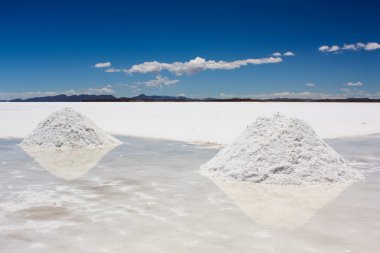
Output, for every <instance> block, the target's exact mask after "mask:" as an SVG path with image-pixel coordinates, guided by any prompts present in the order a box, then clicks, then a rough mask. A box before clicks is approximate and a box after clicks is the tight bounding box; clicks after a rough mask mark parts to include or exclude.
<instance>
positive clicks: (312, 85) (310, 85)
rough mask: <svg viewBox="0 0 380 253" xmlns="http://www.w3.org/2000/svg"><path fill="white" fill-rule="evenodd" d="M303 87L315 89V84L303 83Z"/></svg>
mask: <svg viewBox="0 0 380 253" xmlns="http://www.w3.org/2000/svg"><path fill="white" fill-rule="evenodd" d="M305 86H308V87H315V84H314V83H305Z"/></svg>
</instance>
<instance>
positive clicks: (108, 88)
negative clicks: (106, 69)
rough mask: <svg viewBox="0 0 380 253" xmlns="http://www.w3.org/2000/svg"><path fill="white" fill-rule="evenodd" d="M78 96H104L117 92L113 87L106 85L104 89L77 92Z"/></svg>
mask: <svg viewBox="0 0 380 253" xmlns="http://www.w3.org/2000/svg"><path fill="white" fill-rule="evenodd" d="M75 92H76V93H77V94H89V95H104V94H114V93H115V91H114V90H113V89H112V85H106V86H104V87H103V88H88V89H84V90H82V91H81V90H78V91H75Z"/></svg>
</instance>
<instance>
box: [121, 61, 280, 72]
mask: <svg viewBox="0 0 380 253" xmlns="http://www.w3.org/2000/svg"><path fill="white" fill-rule="evenodd" d="M279 62H282V59H281V58H280V57H268V58H259V59H245V60H237V61H231V62H226V61H214V60H206V59H204V58H201V57H196V58H195V59H193V60H190V61H188V62H173V63H162V62H157V61H152V62H144V63H142V64H137V65H133V66H132V67H131V68H130V69H126V70H124V71H125V72H127V73H129V74H133V73H141V74H145V73H160V72H161V71H163V70H167V71H169V72H171V73H173V74H175V75H178V76H180V75H183V74H187V75H191V74H196V73H199V72H201V71H204V70H217V69H223V70H231V69H236V68H240V67H241V66H246V65H248V64H254V65H260V64H268V63H279Z"/></svg>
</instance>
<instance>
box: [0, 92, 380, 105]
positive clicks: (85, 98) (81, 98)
mask: <svg viewBox="0 0 380 253" xmlns="http://www.w3.org/2000/svg"><path fill="white" fill-rule="evenodd" d="M192 101H193V102H377V103H378V102H380V99H370V98H345V99H305V98H271V99H252V98H202V99H198V98H187V97H183V96H177V97H176V96H156V95H153V96H147V95H145V94H140V95H138V96H135V97H130V98H128V97H121V98H116V97H114V96H112V95H86V94H82V95H72V96H67V95H64V94H61V95H57V96H48V97H35V98H28V99H19V98H18V99H13V100H9V102H192ZM0 102H7V101H0Z"/></svg>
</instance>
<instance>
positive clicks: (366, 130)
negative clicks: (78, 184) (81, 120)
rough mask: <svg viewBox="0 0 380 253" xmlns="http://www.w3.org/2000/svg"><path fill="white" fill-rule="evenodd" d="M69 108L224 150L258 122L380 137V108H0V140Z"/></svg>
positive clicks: (134, 131)
mask: <svg viewBox="0 0 380 253" xmlns="http://www.w3.org/2000/svg"><path fill="white" fill-rule="evenodd" d="M62 107H72V108H74V109H75V110H78V111H79V112H82V113H83V114H84V115H86V116H87V117H89V118H90V119H92V120H93V121H95V123H97V124H98V125H99V126H100V127H101V128H103V129H104V130H106V131H107V132H109V133H111V134H119V135H130V136H138V137H154V138H162V139H169V140H179V141H187V142H193V143H194V142H201V143H207V142H211V143H219V144H226V143H229V142H231V141H233V140H234V139H235V138H236V136H237V135H238V134H239V133H240V132H241V131H242V130H243V129H244V128H245V127H246V126H247V124H249V123H251V122H253V121H254V120H255V119H256V118H257V117H258V116H268V115H271V114H274V113H277V112H280V113H283V114H286V115H289V116H294V117H297V118H300V119H303V120H305V121H307V122H308V123H309V124H310V125H311V126H312V127H313V128H314V129H315V131H316V132H317V134H319V136H321V137H322V138H334V137H342V136H356V135H367V134H373V133H380V103H253V102H250V103H244V102H241V103H198V102H190V103H175V102H162V103H161V102H156V103H0V122H1V124H0V138H9V137H16V138H23V137H25V136H26V135H27V134H28V133H30V132H31V131H32V130H33V128H34V127H35V126H36V125H37V124H38V122H40V121H41V120H43V119H44V118H45V117H47V116H48V115H49V114H50V113H52V112H53V111H55V110H58V109H60V108H62Z"/></svg>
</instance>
